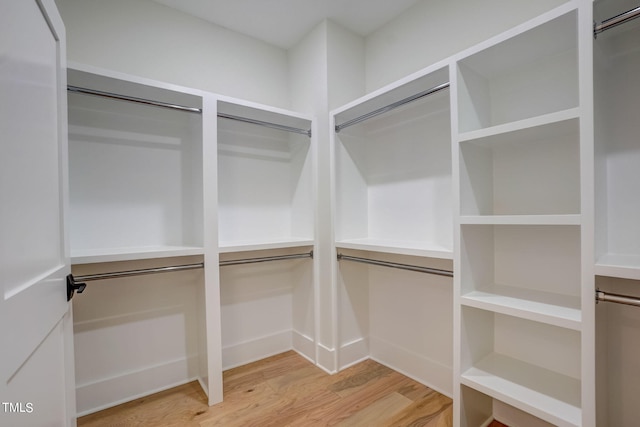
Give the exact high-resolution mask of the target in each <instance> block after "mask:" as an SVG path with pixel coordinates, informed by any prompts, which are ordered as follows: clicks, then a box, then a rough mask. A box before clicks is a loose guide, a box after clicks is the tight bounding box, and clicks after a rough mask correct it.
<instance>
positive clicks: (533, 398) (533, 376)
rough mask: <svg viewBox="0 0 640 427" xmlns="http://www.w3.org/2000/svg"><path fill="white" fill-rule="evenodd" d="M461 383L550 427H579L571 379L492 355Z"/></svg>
mask: <svg viewBox="0 0 640 427" xmlns="http://www.w3.org/2000/svg"><path fill="white" fill-rule="evenodd" d="M461 383H462V384H464V385H466V386H468V387H471V388H473V389H475V390H478V391H480V392H482V393H484V394H486V395H488V396H491V397H493V398H495V399H498V400H500V401H502V402H504V403H507V404H509V405H511V406H514V407H516V408H518V409H521V410H523V411H526V412H529V413H531V414H533V415H535V416H537V417H538V418H541V419H543V420H545V421H547V422H549V423H552V424H553V425H556V426H571V427H575V426H580V425H582V422H581V419H582V414H581V409H580V381H579V380H577V379H575V378H571V377H568V376H566V375H561V374H558V373H556V372H552V371H549V370H547V369H544V368H540V367H538V366H534V365H531V364H529V363H525V362H522V361H519V360H516V359H513V358H510V357H507V356H503V355H501V354H497V353H492V354H490V355H489V356H487V357H485V358H484V359H482V360H481V361H480V362H478V363H476V364H475V365H474V366H473V367H471V368H470V369H468V370H467V371H466V372H464V373H463V374H462V376H461Z"/></svg>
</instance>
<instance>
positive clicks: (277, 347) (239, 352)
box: [222, 330, 293, 371]
mask: <svg viewBox="0 0 640 427" xmlns="http://www.w3.org/2000/svg"><path fill="white" fill-rule="evenodd" d="M291 349H293V338H292V332H291V330H287V331H281V332H277V333H275V334H271V335H267V336H264V337H260V338H257V339H254V340H251V341H245V342H242V343H238V344H233V345H230V346H227V347H223V348H222V370H223V371H226V370H227V369H231V368H236V367H238V366H242V365H246V364H247V363H251V362H256V361H258V360H262V359H264V358H267V357H270V356H275V355H276V354H280V353H284V352H285V351H289V350H291Z"/></svg>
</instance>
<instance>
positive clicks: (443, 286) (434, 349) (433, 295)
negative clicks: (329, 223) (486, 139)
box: [330, 62, 453, 395]
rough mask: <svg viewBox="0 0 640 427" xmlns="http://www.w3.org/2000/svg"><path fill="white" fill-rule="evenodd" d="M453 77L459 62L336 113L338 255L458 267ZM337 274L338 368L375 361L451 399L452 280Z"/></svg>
mask: <svg viewBox="0 0 640 427" xmlns="http://www.w3.org/2000/svg"><path fill="white" fill-rule="evenodd" d="M448 81H449V62H442V63H438V64H434V65H433V66H431V67H428V68H427V69H425V70H422V71H421V72H419V73H416V74H414V75H411V76H408V77H406V78H404V79H402V80H399V81H397V82H395V83H393V84H391V85H389V86H387V87H384V88H382V89H380V90H378V91H375V92H373V93H371V94H369V95H367V96H365V97H363V98H360V99H358V100H355V101H353V102H351V103H349V104H347V105H345V106H343V107H341V108H339V109H337V110H335V111H333V112H331V113H330V117H332V131H334V132H332V133H331V144H332V145H331V147H332V152H331V153H332V160H333V164H332V167H333V171H332V172H333V173H332V176H333V177H334V182H333V197H334V206H335V211H334V212H335V216H334V221H335V222H334V225H335V229H334V239H335V248H336V252H339V253H343V254H345V255H349V254H350V255H353V256H358V257H364V258H374V259H376V260H382V261H388V262H395V263H404V264H410V265H419V266H425V267H431V268H437V269H444V270H451V269H452V266H451V260H452V256H453V235H452V232H453V229H452V224H453V207H452V203H453V200H452V192H451V189H452V181H451V179H452V176H451V113H450V112H451V109H450V95H449V91H448V90H446V86H447V84H448ZM432 90H433V93H430V94H429V95H426V93H427V92H431V91H432ZM421 95H424V96H421ZM414 97H416V98H417V99H414V100H412V101H411V102H405V101H407V100H408V99H413V98H414ZM363 117H366V119H363V120H361V118H363ZM336 127H337V129H336ZM334 262H335V261H334ZM336 272H337V273H336V274H337V276H336V286H337V290H336V295H337V298H336V302H335V304H336V312H337V313H338V315H337V318H338V319H339V324H338V338H337V339H338V345H337V349H336V352H337V354H336V355H335V357H336V361H337V363H336V364H337V367H338V370H340V369H343V368H345V367H347V366H349V365H351V364H353V363H356V362H358V361H360V360H362V359H366V358H373V359H375V360H378V361H379V362H381V363H383V364H385V365H387V366H390V367H392V368H393V369H396V370H398V371H400V372H403V373H404V374H406V375H409V376H410V377H413V378H415V379H416V380H418V381H420V382H422V383H424V384H427V385H429V386H430V387H432V388H433V389H435V390H438V391H440V392H442V393H444V394H446V395H451V394H452V384H451V372H452V366H451V361H452V354H451V349H452V342H451V337H452V315H451V303H452V301H451V299H452V292H451V278H449V277H442V276H433V275H429V274H421V273H416V272H407V271H401V270H397V269H392V268H387V267H381V266H365V265H363V264H356V263H350V262H349V261H345V260H343V261H341V262H340V263H339V266H337V267H336ZM433 325H438V326H437V327H435V328H434V327H433ZM417 330H419V331H421V332H420V334H418V335H419V336H417V335H416V334H415V331H417Z"/></svg>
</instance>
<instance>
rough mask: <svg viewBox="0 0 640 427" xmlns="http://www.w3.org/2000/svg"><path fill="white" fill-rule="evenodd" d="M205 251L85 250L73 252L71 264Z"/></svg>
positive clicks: (161, 248) (189, 248)
mask: <svg viewBox="0 0 640 427" xmlns="http://www.w3.org/2000/svg"><path fill="white" fill-rule="evenodd" d="M202 254H204V249H203V248H202V247H197V246H140V247H125V248H102V249H84V250H77V251H71V264H73V265H77V264H95V263H99V262H114V261H135V260H140V259H153V258H170V257H177V256H189V255H202Z"/></svg>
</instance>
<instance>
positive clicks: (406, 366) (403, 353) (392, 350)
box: [369, 337, 453, 397]
mask: <svg viewBox="0 0 640 427" xmlns="http://www.w3.org/2000/svg"><path fill="white" fill-rule="evenodd" d="M369 340H370V352H371V359H373V360H375V361H376V362H379V363H381V364H383V365H385V366H388V367H389V368H391V369H393V370H395V371H398V372H400V373H401V374H403V375H406V376H407V377H409V378H412V379H414V380H416V381H418V382H419V383H421V384H424V385H426V386H427V387H429V388H431V389H433V390H435V391H437V392H438V393H441V394H444V395H445V396H448V397H452V396H453V368H452V367H451V366H445V365H443V364H441V363H439V362H436V361H434V360H431V359H429V358H428V357H425V356H423V355H421V354H417V353H414V352H412V351H410V350H407V349H405V348H403V347H400V346H397V345H395V344H393V343H390V342H387V341H385V340H381V339H379V338H376V337H370V338H369Z"/></svg>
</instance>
